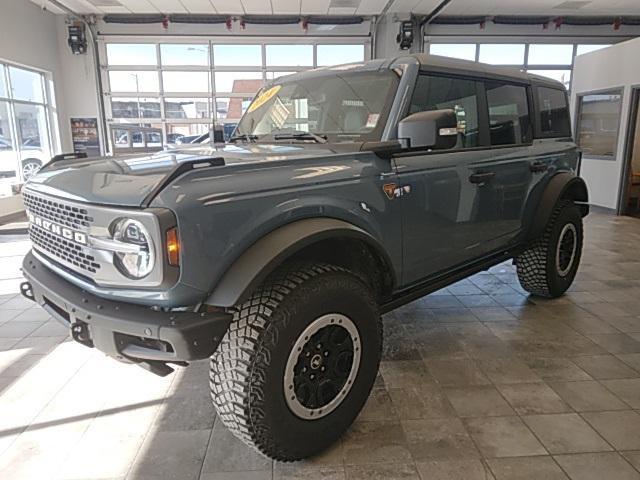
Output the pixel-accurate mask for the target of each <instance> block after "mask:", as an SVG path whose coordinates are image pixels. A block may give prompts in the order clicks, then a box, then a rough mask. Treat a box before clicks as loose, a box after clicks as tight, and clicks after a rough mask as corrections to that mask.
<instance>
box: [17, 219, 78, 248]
mask: <svg viewBox="0 0 640 480" xmlns="http://www.w3.org/2000/svg"><path fill="white" fill-rule="evenodd" d="M27 215H28V217H29V223H32V224H33V225H37V226H38V227H40V228H42V229H43V230H46V231H47V232H49V233H52V234H54V235H57V236H59V237H62V238H66V239H67V240H71V241H73V242H76V243H79V244H80V245H87V236H86V235H85V234H84V233H82V232H76V231H75V230H71V229H70V228H67V227H63V226H62V225H58V224H57V223H53V222H50V221H49V220H45V219H43V218H40V217H38V216H36V215H34V214H32V213H31V212H27Z"/></svg>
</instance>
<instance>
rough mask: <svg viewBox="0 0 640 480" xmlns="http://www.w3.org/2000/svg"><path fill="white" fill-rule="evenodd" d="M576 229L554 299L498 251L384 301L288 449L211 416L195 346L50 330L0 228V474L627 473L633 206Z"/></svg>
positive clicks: (15, 249)
mask: <svg viewBox="0 0 640 480" xmlns="http://www.w3.org/2000/svg"><path fill="white" fill-rule="evenodd" d="M586 238H587V241H586V246H585V251H584V255H583V262H582V267H581V270H580V273H579V275H578V280H577V281H576V283H575V285H574V286H573V288H572V291H571V292H570V293H569V294H567V295H566V296H565V297H563V298H561V299H558V300H553V301H544V300H540V299H533V298H531V299H529V298H527V297H526V296H525V295H524V294H523V292H522V291H521V290H520V288H519V286H518V283H517V279H516V277H515V274H514V271H513V267H512V266H511V265H508V264H504V265H501V266H499V267H497V268H494V269H492V271H491V272H490V273H483V274H479V275H476V276H474V277H473V278H471V279H469V280H465V281H463V282H460V283H458V284H456V285H453V286H451V287H449V288H448V289H446V290H444V291H441V292H438V293H437V294H434V295H431V296H429V297H426V298H424V299H421V300H419V301H416V302H414V303H412V304H410V305H408V306H406V307H403V308H402V309H400V310H398V311H396V312H394V313H392V314H389V315H387V316H386V317H385V329H386V330H385V337H386V339H385V342H386V345H385V351H384V359H383V363H382V366H381V375H380V376H379V379H378V382H377V385H376V387H375V389H374V391H373V393H372V395H371V398H370V401H369V403H368V405H367V407H366V408H365V410H364V411H363V412H362V414H361V416H360V418H359V419H358V421H357V422H356V423H355V424H354V425H353V427H352V428H351V429H350V430H349V432H348V433H347V434H346V435H345V436H344V437H343V439H342V440H341V441H340V442H339V443H338V444H337V445H335V447H334V448H332V449H331V450H330V451H328V452H326V453H325V454H323V455H321V456H320V457H319V458H315V459H312V460H309V461H305V462H300V463H296V464H280V463H276V464H273V463H272V462H271V461H270V460H268V459H266V458H263V457H262V456H260V455H258V454H256V453H254V452H253V451H251V450H249V449H248V448H246V447H245V446H244V445H243V444H241V443H240V442H238V441H237V440H235V438H234V437H232V436H231V434H230V433H229V432H228V431H227V430H226V429H225V427H224V426H223V425H222V424H221V422H220V421H217V420H216V419H215V416H214V413H213V410H212V407H211V404H210V400H209V397H208V385H207V364H206V362H199V363H198V364H196V365H194V366H192V367H190V368H188V369H183V370H181V371H180V372H178V373H177V374H174V375H171V376H169V377H166V378H159V377H156V376H154V375H151V374H149V373H147V372H145V371H144V370H142V369H140V368H138V367H135V366H128V365H123V364H119V363H117V362H115V361H112V360H110V359H108V358H105V357H104V356H103V355H102V354H100V353H99V352H96V351H92V350H90V349H87V348H85V347H83V346H80V345H77V344H74V343H73V342H70V341H68V340H67V339H66V335H65V334H66V332H65V330H64V328H63V327H61V326H59V325H58V324H57V323H55V322H53V321H52V320H50V319H48V318H47V315H46V314H45V313H44V311H42V310H40V309H39V308H38V307H33V306H32V304H30V303H28V302H27V301H25V300H23V299H21V298H20V297H19V296H16V295H14V294H10V293H8V292H11V291H13V292H15V291H16V290H15V288H16V285H17V281H18V280H17V278H18V277H19V275H18V274H17V273H16V272H18V270H17V268H18V265H19V262H18V261H19V258H20V256H21V255H23V254H24V252H25V251H26V249H27V248H28V245H27V243H26V242H25V241H24V240H23V239H21V237H8V236H7V237H4V240H3V238H0V243H2V245H0V256H1V257H2V258H1V259H0V261H1V262H2V272H0V275H2V277H3V278H4V279H3V280H0V288H1V289H3V293H5V295H4V296H2V297H1V298H0V412H1V413H0V472H1V474H0V477H2V478H7V479H9V478H11V479H12V480H17V479H22V478H28V479H36V478H37V479H45V478H60V479H72V478H73V479H98V478H100V479H106V478H109V479H115V478H117V479H120V478H131V479H179V480H188V479H199V478H200V479H207V480H212V479H225V480H230V479H234V480H240V479H242V480H244V479H247V480H258V479H260V480H262V479H271V478H288V479H290V478H298V477H300V478H305V479H314V478H318V479H320V478H322V479H324V478H327V479H344V478H349V479H394V478H402V479H422V480H427V479H429V480H434V479H437V480H440V479H443V480H444V479H446V480H454V479H461V480H475V479H493V478H495V479H498V480H501V479H541V478H544V479H566V478H567V476H568V477H570V478H571V479H574V480H575V479H580V480H589V479H598V480H600V479H604V478H607V479H608V480H615V479H640V473H638V471H640V414H639V413H640V277H639V275H638V273H639V272H640V261H639V260H638V259H636V255H637V249H638V245H640V222H639V221H638V220H636V219H632V218H625V217H613V216H608V215H603V214H598V213H594V214H592V215H591V216H590V217H589V218H588V220H587V222H586ZM634 409H638V410H637V411H636V410H634Z"/></svg>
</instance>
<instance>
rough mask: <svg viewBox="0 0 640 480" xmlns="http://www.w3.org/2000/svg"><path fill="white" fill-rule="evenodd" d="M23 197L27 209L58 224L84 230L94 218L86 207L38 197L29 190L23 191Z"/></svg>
mask: <svg viewBox="0 0 640 480" xmlns="http://www.w3.org/2000/svg"><path fill="white" fill-rule="evenodd" d="M22 198H23V200H24V205H25V207H27V210H29V211H30V212H31V213H33V214H34V215H37V216H39V217H41V218H44V219H46V220H49V221H51V222H54V223H57V224H58V225H63V226H65V227H69V228H73V229H74V230H84V229H85V228H88V227H89V226H90V225H91V223H92V222H93V218H92V217H90V216H89V214H88V212H87V210H86V209H84V208H80V207H74V206H71V205H67V204H64V203H61V202H58V201H54V200H50V199H48V198H43V197H37V196H35V195H33V194H30V193H27V192H23V194H22Z"/></svg>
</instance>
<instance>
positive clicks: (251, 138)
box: [229, 133, 258, 142]
mask: <svg viewBox="0 0 640 480" xmlns="http://www.w3.org/2000/svg"><path fill="white" fill-rule="evenodd" d="M257 139H258V136H257V135H251V134H249V133H242V134H239V135H233V136H232V137H231V138H229V141H230V142H235V141H237V140H244V141H245V142H255V141H256V140H257Z"/></svg>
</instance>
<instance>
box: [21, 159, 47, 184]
mask: <svg viewBox="0 0 640 480" xmlns="http://www.w3.org/2000/svg"><path fill="white" fill-rule="evenodd" d="M41 168H42V162H41V161H40V160H38V159H35V158H28V159H26V160H24V161H23V162H22V178H24V179H25V180H29V179H30V178H31V177H32V176H34V175H35V174H36V173H38V170H40V169H41Z"/></svg>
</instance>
